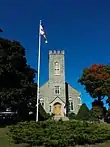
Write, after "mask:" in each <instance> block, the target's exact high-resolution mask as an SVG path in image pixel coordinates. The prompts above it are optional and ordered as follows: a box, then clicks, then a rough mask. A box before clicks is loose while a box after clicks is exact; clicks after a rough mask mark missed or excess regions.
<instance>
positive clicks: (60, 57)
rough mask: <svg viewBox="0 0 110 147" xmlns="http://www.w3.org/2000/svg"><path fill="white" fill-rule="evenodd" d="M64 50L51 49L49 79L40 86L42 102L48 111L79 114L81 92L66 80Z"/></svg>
mask: <svg viewBox="0 0 110 147" xmlns="http://www.w3.org/2000/svg"><path fill="white" fill-rule="evenodd" d="M64 62H65V61H64V51H55V50H54V51H51V50H50V51H49V80H48V82H46V83H45V84H44V85H43V86H41V87H40V103H41V105H42V106H43V107H44V109H45V110H46V112H47V113H50V114H54V115H55V116H59V117H64V116H66V115H67V113H69V112H74V113H76V114H77V112H78V110H79V108H80V105H81V98H80V93H79V92H78V91H77V90H75V89H74V88H72V87H71V86H70V85H68V84H67V83H66V82H65V64H64Z"/></svg>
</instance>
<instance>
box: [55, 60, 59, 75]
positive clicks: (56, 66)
mask: <svg viewBox="0 0 110 147" xmlns="http://www.w3.org/2000/svg"><path fill="white" fill-rule="evenodd" d="M54 74H55V75H60V65H59V63H58V62H55V68H54Z"/></svg>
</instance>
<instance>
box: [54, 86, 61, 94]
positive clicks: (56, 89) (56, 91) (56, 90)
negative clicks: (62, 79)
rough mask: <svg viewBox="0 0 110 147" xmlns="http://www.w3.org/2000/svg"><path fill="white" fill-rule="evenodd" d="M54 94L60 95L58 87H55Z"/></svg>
mask: <svg viewBox="0 0 110 147" xmlns="http://www.w3.org/2000/svg"><path fill="white" fill-rule="evenodd" d="M55 94H60V86H55Z"/></svg>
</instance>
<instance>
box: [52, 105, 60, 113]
mask: <svg viewBox="0 0 110 147" xmlns="http://www.w3.org/2000/svg"><path fill="white" fill-rule="evenodd" d="M53 114H55V115H61V104H60V103H55V104H54V108H53Z"/></svg>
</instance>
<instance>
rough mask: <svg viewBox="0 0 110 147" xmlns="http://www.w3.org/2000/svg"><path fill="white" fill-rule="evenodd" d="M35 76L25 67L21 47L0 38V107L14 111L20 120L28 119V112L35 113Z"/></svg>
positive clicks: (16, 43) (14, 42)
mask: <svg viewBox="0 0 110 147" xmlns="http://www.w3.org/2000/svg"><path fill="white" fill-rule="evenodd" d="M35 74H36V71H35V70H34V69H32V68H31V67H30V66H29V65H27V61H26V58H25V49H24V48H23V46H22V45H21V44H20V43H19V42H17V41H10V40H8V39H4V38H0V107H1V108H5V109H6V108H7V107H11V108H13V109H16V110H17V111H18V112H19V114H20V116H22V119H23V117H24V116H25V118H24V119H26V117H28V111H35V104H36V91H37V90H36V89H37V84H36V83H35V82H34V78H35ZM25 110H26V111H25ZM27 110H28V111H27ZM24 113H25V114H24Z"/></svg>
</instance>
